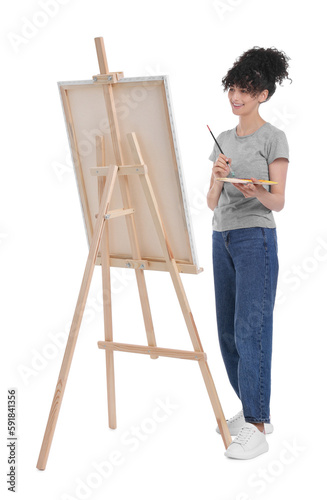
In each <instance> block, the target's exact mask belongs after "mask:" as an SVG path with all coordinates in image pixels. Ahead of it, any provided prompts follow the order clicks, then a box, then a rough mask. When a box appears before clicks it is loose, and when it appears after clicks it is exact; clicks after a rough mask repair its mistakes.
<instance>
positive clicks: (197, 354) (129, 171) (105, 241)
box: [37, 38, 231, 470]
mask: <svg viewBox="0 0 327 500" xmlns="http://www.w3.org/2000/svg"><path fill="white" fill-rule="evenodd" d="M95 43H96V49H97V55H98V61H99V67H100V75H97V77H98V78H99V79H101V78H103V79H105V80H106V85H105V86H104V92H105V93H106V96H105V97H106V105H107V111H108V116H109V124H110V133H111V139H112V144H113V149H114V153H115V159H116V164H115V165H108V166H106V165H105V154H104V153H105V151H104V142H103V137H102V136H97V137H96V158H97V166H94V167H92V168H91V169H90V171H91V174H92V175H94V176H96V177H97V179H98V193H99V211H98V214H97V218H96V224H95V227H94V232H93V236H92V240H91V242H90V249H89V255H88V258H87V262H86V266H85V271H84V276H83V280H82V284H81V288H80V292H79V296H78V300H77V304H76V308H75V313H74V316H73V320H72V324H71V328H70V333H69V337H68V340H67V345H66V349H65V353H64V357H63V361H62V365H61V369H60V373H59V377H58V382H57V385H56V389H55V394H54V397H53V402H52V406H51V409H50V414H49V418H48V422H47V426H46V430H45V433H44V437H43V442H42V446H41V450H40V454H39V459H38V462H37V468H38V469H40V470H44V469H45V468H46V464H47V459H48V455H49V452H50V447H51V443H52V439H53V435H54V431H55V427H56V423H57V419H58V416H59V411H60V407H61V403H62V399H63V395H64V391H65V386H66V382H67V379H68V374H69V370H70V366H71V362H72V358H73V353H74V349H75V345H76V341H77V337H78V334H79V330H80V326H81V322H82V317H83V313H84V309H85V305H86V300H87V296H88V292H89V288H90V284H91V280H92V276H93V271H94V267H95V263H96V259H97V257H98V253H99V251H100V252H101V265H102V284H103V298H104V329H105V340H104V341H100V342H98V347H99V348H100V349H104V350H105V355H106V376H107V395H108V415H109V427H110V428H112V429H115V428H116V427H117V422H116V402H115V379H114V356H113V354H114V351H125V352H134V353H140V354H148V355H150V357H151V358H152V359H156V358H158V357H159V356H168V357H173V358H181V359H189V360H195V361H197V362H198V363H199V367H200V370H201V373H202V376H203V379H204V382H205V385H206V388H207V391H208V395H209V398H210V401H211V405H212V408H213V411H214V414H215V417H216V420H217V423H218V426H219V429H220V432H221V436H222V439H223V442H224V445H225V448H227V447H228V446H229V444H230V443H231V437H230V433H229V429H228V426H227V424H226V420H225V417H224V414H223V410H222V407H221V405H220V401H219V398H218V395H217V391H216V388H215V384H214V381H213V379H212V376H211V373H210V370H209V366H208V363H207V356H206V353H205V352H204V351H203V348H202V345H201V341H200V338H199V335H198V332H197V328H196V325H195V322H194V319H193V315H192V312H191V310H190V306H189V304H188V300H187V297H186V295H185V291H184V288H183V284H182V281H181V278H180V274H179V269H178V266H177V264H176V261H175V259H174V256H173V253H172V250H171V248H170V245H169V242H168V239H167V235H166V232H165V229H164V227H163V223H162V219H161V216H160V211H159V207H158V203H157V201H156V197H155V193H154V190H153V187H152V185H151V182H150V178H149V176H148V173H147V172H148V171H147V166H146V164H145V163H144V161H143V157H142V153H141V150H140V147H139V144H138V142H137V138H136V135H135V134H134V133H130V134H128V141H129V146H130V148H131V151H132V155H133V159H134V164H132V165H123V161H122V153H121V149H120V132H119V127H118V122H117V115H116V110H115V102H114V99H113V94H112V84H113V83H115V82H116V81H117V79H119V78H121V75H122V74H121V73H109V71H108V65H107V59H106V54H105V49H104V44H103V39H102V38H96V39H95ZM108 77H109V78H110V77H111V79H110V80H108ZM108 82H109V83H108ZM110 82H111V83H110ZM136 177H137V178H138V179H139V181H140V185H141V186H142V190H143V195H144V197H145V199H146V202H147V205H148V208H149V210H150V213H151V217H152V220H153V223H154V227H155V231H156V234H157V236H158V239H159V242H160V246H161V249H162V252H163V256H164V260H165V270H167V271H168V272H169V273H170V276H171V279H172V282H173V285H174V288H175V291H176V294H177V298H178V301H179V304H180V307H181V310H182V313H183V316H184V319H185V322H186V326H187V329H188V332H189V335H190V338H191V341H192V344H193V347H194V351H184V350H177V349H167V348H162V347H157V344H156V339H155V334H154V328H153V323H152V317H151V311H150V305H149V300H148V294H147V288H146V283H145V276H144V271H145V270H146V269H149V263H148V262H147V261H146V260H144V259H142V258H141V253H140V250H139V243H138V241H139V240H138V237H139V235H138V234H137V231H136V226H135V222H134V208H133V206H132V201H131V196H130V189H129V182H134V179H135V178H136ZM116 183H119V188H120V192H121V197H122V201H123V207H122V208H121V209H115V210H110V201H111V199H112V195H113V190H114V186H115V184H116ZM116 217H125V220H126V224H127V230H128V236H129V241H130V245H131V249H132V259H129V260H128V262H127V264H126V265H127V266H128V267H130V268H133V269H135V274H136V279H137V285H138V289H139V294H140V300H141V307H142V312H143V318H144V323H145V330H146V335H147V342H148V345H146V346H142V345H132V344H122V343H117V342H113V332H112V309H111V298H110V297H111V295H110V290H111V286H110V259H111V257H110V254H109V237H110V229H109V228H110V226H109V225H110V220H111V219H113V218H116Z"/></svg>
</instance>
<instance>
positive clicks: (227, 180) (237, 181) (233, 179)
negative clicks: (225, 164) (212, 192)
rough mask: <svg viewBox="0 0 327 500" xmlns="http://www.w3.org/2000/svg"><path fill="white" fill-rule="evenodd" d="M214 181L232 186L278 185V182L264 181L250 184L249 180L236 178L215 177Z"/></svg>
mask: <svg viewBox="0 0 327 500" xmlns="http://www.w3.org/2000/svg"><path fill="white" fill-rule="evenodd" d="M216 181H223V182H231V183H232V184H278V182H275V181H266V180H264V179H258V181H257V182H252V181H251V179H238V178H237V177H217V178H216Z"/></svg>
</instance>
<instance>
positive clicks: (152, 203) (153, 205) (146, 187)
mask: <svg viewBox="0 0 327 500" xmlns="http://www.w3.org/2000/svg"><path fill="white" fill-rule="evenodd" d="M129 141H130V145H131V148H132V151H133V154H134V159H137V161H139V162H140V163H141V161H142V156H141V154H140V151H139V146H138V143H137V139H136V136H135V134H133V133H132V134H130V135H129ZM140 181H141V184H142V187H143V191H144V195H145V197H146V199H147V201H148V205H149V208H150V211H151V214H152V219H153V222H154V225H155V228H156V231H157V235H158V237H159V240H160V244H161V248H162V250H163V253H164V257H165V259H166V262H167V266H168V269H169V272H170V276H171V279H172V281H173V285H174V288H175V291H176V294H177V297H178V300H179V303H180V306H181V309H182V312H183V316H184V319H185V322H186V326H187V329H188V331H189V334H190V338H191V341H192V344H193V347H194V350H195V351H201V352H203V348H202V345H201V341H200V337H199V334H198V331H197V328H196V325H195V323H194V319H193V315H192V312H191V310H190V306H189V304H188V300H187V297H186V295H185V292H184V287H183V284H182V280H181V277H180V275H179V271H178V268H177V265H176V262H175V260H174V259H173V256H172V253H171V250H170V248H169V245H168V241H167V238H166V235H165V230H164V227H163V224H162V221H161V218H160V212H159V209H158V205H157V201H156V198H155V195H154V192H153V189H152V186H151V182H150V179H149V176H148V175H147V174H145V175H141V176H140ZM199 366H200V369H201V373H202V376H203V379H204V382H205V385H206V388H207V391H208V395H209V398H210V401H211V404H212V408H213V411H214V413H215V416H216V419H217V423H218V427H219V430H220V432H221V436H222V439H223V442H224V445H225V448H228V446H229V445H230V443H231V442H232V439H231V436H230V432H229V429H228V426H227V423H226V420H225V416H224V413H223V410H222V407H221V404H220V401H219V398H218V394H217V391H216V387H215V384H214V381H213V379H212V376H211V373H210V370H209V366H208V364H207V362H206V361H204V360H199Z"/></svg>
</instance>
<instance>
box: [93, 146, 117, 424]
mask: <svg viewBox="0 0 327 500" xmlns="http://www.w3.org/2000/svg"><path fill="white" fill-rule="evenodd" d="M96 159H97V165H98V166H102V165H104V163H105V151H104V140H103V137H102V136H98V137H96ZM114 168H115V171H116V172H117V174H118V168H117V167H114ZM107 175H109V172H108V173H107ZM104 183H105V177H98V198H99V206H101V200H102V196H103V190H104ZM113 187H114V186H112V190H113ZM107 215H108V211H107V212H106V214H105V215H104V218H105V221H106V222H105V225H104V229H103V235H102V240H101V245H100V248H101V272H102V297H103V319H104V335H105V340H106V341H107V342H112V341H113V329H112V303H111V281H110V255H109V221H108V219H107ZM106 378H107V401H108V423H109V427H110V428H111V429H116V427H117V417H116V393H115V370H114V354H113V352H112V351H111V352H110V351H106Z"/></svg>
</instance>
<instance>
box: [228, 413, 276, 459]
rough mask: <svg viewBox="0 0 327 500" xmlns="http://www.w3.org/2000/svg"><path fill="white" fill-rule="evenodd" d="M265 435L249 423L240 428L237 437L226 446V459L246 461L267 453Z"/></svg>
mask: <svg viewBox="0 0 327 500" xmlns="http://www.w3.org/2000/svg"><path fill="white" fill-rule="evenodd" d="M268 449H269V446H268V443H267V440H266V435H265V434H264V433H263V432H261V431H259V429H258V428H257V427H256V426H255V425H253V424H250V423H249V422H246V423H245V425H244V426H243V427H242V429H241V430H240V432H239V433H238V434H237V437H236V438H235V439H234V441H232V442H231V444H230V445H229V446H228V448H227V450H226V451H225V455H226V457H228V458H238V459H241V460H247V459H249V458H254V457H257V456H258V455H261V454H262V453H265V452H266V451H268Z"/></svg>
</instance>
